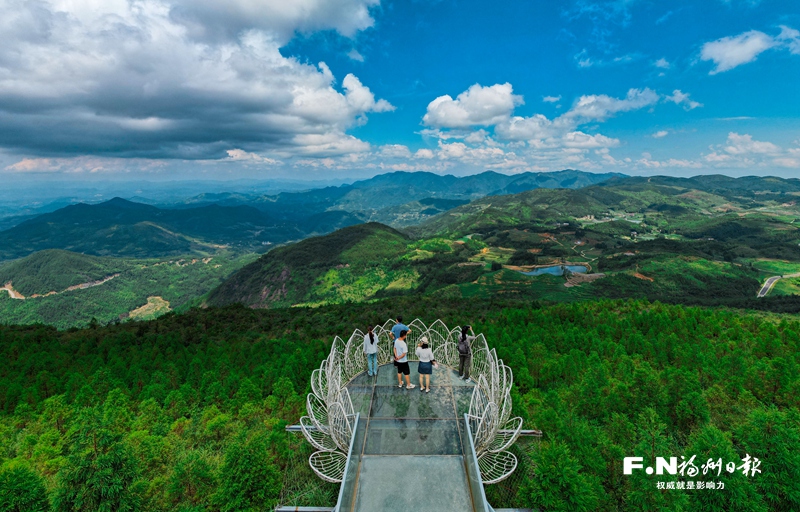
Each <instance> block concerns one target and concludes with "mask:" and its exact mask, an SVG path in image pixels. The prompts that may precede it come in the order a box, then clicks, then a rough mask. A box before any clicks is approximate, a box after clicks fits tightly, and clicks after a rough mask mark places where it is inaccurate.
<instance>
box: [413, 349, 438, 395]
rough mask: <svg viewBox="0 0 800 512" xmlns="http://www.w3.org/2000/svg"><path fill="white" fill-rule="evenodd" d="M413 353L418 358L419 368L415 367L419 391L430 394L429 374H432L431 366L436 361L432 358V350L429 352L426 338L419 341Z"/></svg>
mask: <svg viewBox="0 0 800 512" xmlns="http://www.w3.org/2000/svg"><path fill="white" fill-rule="evenodd" d="M415 353H416V354H417V357H419V366H418V367H417V371H418V372H419V390H420V391H424V392H426V393H430V392H431V373H433V364H434V363H435V362H436V360H435V359H434V358H433V350H431V347H430V345H429V344H428V338H427V337H425V336H423V337H422V339H421V340H419V343H418V344H417V350H416V352H415Z"/></svg>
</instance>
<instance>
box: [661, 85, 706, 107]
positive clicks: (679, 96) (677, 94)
mask: <svg viewBox="0 0 800 512" xmlns="http://www.w3.org/2000/svg"><path fill="white" fill-rule="evenodd" d="M664 99H665V100H667V101H671V102H672V103H674V104H676V105H683V108H684V109H686V110H694V109H696V108H697V107H702V106H703V104H702V103H700V102H698V101H694V100H693V99H691V98H689V93H685V92H682V91H681V90H680V89H675V90H674V91H672V95H671V96H667V97H665V98H664Z"/></svg>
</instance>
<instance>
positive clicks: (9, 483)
mask: <svg viewBox="0 0 800 512" xmlns="http://www.w3.org/2000/svg"><path fill="white" fill-rule="evenodd" d="M49 508H50V504H49V503H48V502H47V493H46V492H45V488H44V484H43V483H42V478H41V477H40V476H39V475H38V474H37V473H36V472H35V471H34V470H33V469H32V468H31V467H30V466H29V465H28V463H27V462H25V461H22V460H18V459H12V460H10V461H8V462H6V463H5V464H3V465H2V466H0V511H2V512H46V511H47V510H49Z"/></svg>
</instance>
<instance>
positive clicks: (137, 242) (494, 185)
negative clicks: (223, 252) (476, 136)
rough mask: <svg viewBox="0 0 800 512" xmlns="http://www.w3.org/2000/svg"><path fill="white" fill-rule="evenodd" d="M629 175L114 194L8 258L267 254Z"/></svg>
mask: <svg viewBox="0 0 800 512" xmlns="http://www.w3.org/2000/svg"><path fill="white" fill-rule="evenodd" d="M620 176H623V175H620V174H616V173H607V174H592V173H586V172H582V171H574V170H565V171H558V172H554V173H524V174H519V175H505V174H500V173H497V172H492V171H487V172H484V173H481V174H477V175H474V176H465V177H456V176H452V175H445V176H442V175H438V174H434V173H429V172H414V173H410V172H394V173H389V174H382V175H378V176H375V177H373V178H370V179H368V180H363V181H359V182H356V183H353V184H352V185H343V186H339V187H324V188H319V189H312V190H308V191H304V192H282V193H279V194H276V195H271V196H268V195H262V196H251V195H247V194H243V193H238V192H237V193H220V192H209V193H206V194H202V195H200V196H195V197H194V198H192V199H189V200H187V201H185V202H183V203H182V204H175V205H171V207H160V206H154V205H150V204H143V203H139V202H133V201H129V200H126V199H122V198H119V197H115V198H113V199H111V200H109V201H105V202H103V203H99V204H85V203H79V204H73V205H69V206H66V207H64V208H61V209H58V210H56V211H53V212H49V213H44V214H42V215H38V216H36V217H33V218H30V219H27V220H25V221H23V222H21V223H19V224H17V225H16V226H14V227H12V228H9V229H7V230H5V231H2V232H0V260H8V259H14V258H20V257H24V256H27V255H29V254H32V253H34V252H36V251H41V250H45V249H64V250H69V251H73V252H78V253H85V254H90V255H95V256H117V257H135V258H147V257H163V256H173V255H179V254H190V253H194V254H199V255H203V254H207V253H210V252H213V251H215V250H216V249H219V248H220V246H223V245H224V246H229V247H232V248H234V249H243V250H250V251H258V250H263V249H264V248H266V247H268V246H269V245H271V244H281V243H285V242H288V241H294V240H300V239H303V238H306V237H308V236H313V235H322V234H326V233H330V232H332V231H335V230H337V229H341V228H343V227H347V226H351V225H355V224H361V223H363V222H370V221H375V222H381V223H384V224H387V225H391V226H393V227H403V226H408V225H413V224H417V223H419V222H421V221H424V220H425V219H428V218H430V217H432V216H433V215H436V214H439V213H441V212H443V211H446V210H448V209H450V208H453V207H455V206H458V205H460V204H464V203H467V202H469V201H472V200H474V199H478V198H481V197H485V196H487V195H490V194H498V193H503V191H506V190H517V189H520V188H522V189H528V188H536V187H562V186H563V187H567V188H577V187H582V186H586V185H589V184H594V183H601V182H603V181H606V180H608V179H612V178H618V177H620Z"/></svg>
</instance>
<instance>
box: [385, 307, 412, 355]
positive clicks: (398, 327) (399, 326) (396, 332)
mask: <svg viewBox="0 0 800 512" xmlns="http://www.w3.org/2000/svg"><path fill="white" fill-rule="evenodd" d="M396 320H397V323H396V324H394V327H392V344H391V345H390V346H389V353H390V354H393V353H394V342H395V340H397V339H398V338H400V333H401V332H402V331H406V332H411V328H410V327H409V326H407V325H406V324H404V323H403V317H402V316H400V315H397V319H396ZM392 361H393V362H394V365H395V366H397V360H396V359H395V358H394V357H392Z"/></svg>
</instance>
